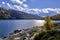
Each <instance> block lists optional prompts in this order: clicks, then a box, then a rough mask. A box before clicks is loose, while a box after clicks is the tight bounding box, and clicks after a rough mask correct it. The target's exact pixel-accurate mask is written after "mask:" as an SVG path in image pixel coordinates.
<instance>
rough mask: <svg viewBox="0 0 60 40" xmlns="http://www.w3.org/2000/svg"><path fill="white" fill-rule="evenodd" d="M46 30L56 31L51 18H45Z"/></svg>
mask: <svg viewBox="0 0 60 40" xmlns="http://www.w3.org/2000/svg"><path fill="white" fill-rule="evenodd" d="M44 29H45V31H50V30H54V24H53V22H52V20H51V19H50V17H49V16H46V17H45V24H44Z"/></svg>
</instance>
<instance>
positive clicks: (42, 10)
mask: <svg viewBox="0 0 60 40" xmlns="http://www.w3.org/2000/svg"><path fill="white" fill-rule="evenodd" d="M49 12H54V13H57V14H60V8H44V9H37V8H35V9H28V13H32V14H40V13H49Z"/></svg>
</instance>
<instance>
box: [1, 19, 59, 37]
mask: <svg viewBox="0 0 60 40" xmlns="http://www.w3.org/2000/svg"><path fill="white" fill-rule="evenodd" d="M54 22H60V20H55V21H54ZM44 23H45V21H44V20H0V37H3V36H7V35H9V33H11V32H13V31H14V30H17V29H19V30H21V29H26V28H31V27H34V26H42V25H44Z"/></svg>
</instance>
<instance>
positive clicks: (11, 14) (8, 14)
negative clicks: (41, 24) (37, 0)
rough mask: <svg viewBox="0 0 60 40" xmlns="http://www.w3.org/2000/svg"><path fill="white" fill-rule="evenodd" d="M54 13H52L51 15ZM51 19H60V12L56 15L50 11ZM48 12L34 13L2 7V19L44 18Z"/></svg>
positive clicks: (0, 10) (0, 15)
mask: <svg viewBox="0 0 60 40" xmlns="http://www.w3.org/2000/svg"><path fill="white" fill-rule="evenodd" d="M50 14H52V15H50ZM50 14H48V15H50V17H51V19H55V20H60V14H57V15H54V14H53V13H50ZM46 15H47V14H45V13H41V14H39V15H33V14H29V13H25V12H21V11H17V10H11V9H5V8H2V7H0V20H5V19H7V20H15V19H39V20H42V19H44V17H45V16H46Z"/></svg>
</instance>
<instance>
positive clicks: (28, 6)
mask: <svg viewBox="0 0 60 40" xmlns="http://www.w3.org/2000/svg"><path fill="white" fill-rule="evenodd" d="M59 4H60V0H0V7H4V8H7V9H14V10H19V11H24V12H27V13H31V14H38V15H39V14H40V13H50V12H54V13H57V14H60V5H59Z"/></svg>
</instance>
